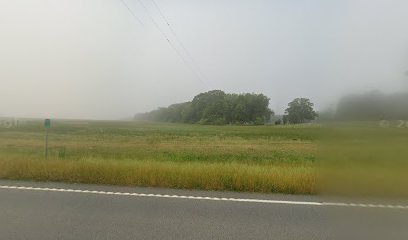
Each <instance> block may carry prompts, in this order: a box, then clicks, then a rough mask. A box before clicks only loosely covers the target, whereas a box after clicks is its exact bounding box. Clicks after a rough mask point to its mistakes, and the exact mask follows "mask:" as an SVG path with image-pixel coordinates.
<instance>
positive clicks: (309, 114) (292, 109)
mask: <svg viewBox="0 0 408 240" xmlns="http://www.w3.org/2000/svg"><path fill="white" fill-rule="evenodd" d="M313 106H314V104H313V103H312V102H310V100H309V99H307V98H296V99H294V100H293V101H292V102H290V103H289V104H288V108H287V109H286V110H285V119H284V122H285V120H286V121H287V122H289V123H292V124H298V123H305V122H308V121H311V120H314V119H315V118H316V117H317V113H316V112H315V111H314V109H313Z"/></svg>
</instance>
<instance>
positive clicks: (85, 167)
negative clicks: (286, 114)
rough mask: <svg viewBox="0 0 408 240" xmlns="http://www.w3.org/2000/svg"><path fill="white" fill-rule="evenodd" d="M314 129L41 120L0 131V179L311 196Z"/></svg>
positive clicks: (303, 126) (313, 171) (314, 150)
mask: <svg viewBox="0 0 408 240" xmlns="http://www.w3.org/2000/svg"><path fill="white" fill-rule="evenodd" d="M318 132H319V128H318V127H317V126H310V125H309V126H306V125H300V126H268V125H266V126H204V125H187V124H162V123H138V122H119V121H79V120H78V121H77V120H53V121H52V127H51V130H50V133H49V157H48V159H47V160H45V159H44V139H45V129H44V126H43V122H42V121H40V120H27V121H25V122H24V123H20V124H18V125H17V124H16V125H15V126H11V127H9V128H6V127H2V128H0V178H3V179H26V180H38V181H64V182H77V183H96V184H112V185H125V186H152V187H169V188H186V189H206V190H228V191H247V192H274V193H292V194H313V193H315V192H316V167H315V165H316V151H317V136H318Z"/></svg>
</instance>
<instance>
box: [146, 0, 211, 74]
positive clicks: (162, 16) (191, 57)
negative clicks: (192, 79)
mask: <svg viewBox="0 0 408 240" xmlns="http://www.w3.org/2000/svg"><path fill="white" fill-rule="evenodd" d="M151 1H152V3H153V5H154V6H155V8H156V9H157V11H158V12H159V14H160V16H161V18H162V19H163V20H164V22H166V24H167V26H168V27H169V29H170V31H171V33H172V34H173V35H174V37H175V39H176V40H177V42H178V43H179V44H180V46H181V47H182V48H183V50H184V52H185V53H186V55H187V56H188V57H189V58H190V60H191V62H192V63H193V64H194V65H195V68H196V69H197V71H198V73H200V74H201V76H202V77H203V78H204V80H206V81H207V80H208V79H207V77H206V76H205V75H204V74H203V73H202V72H201V71H200V67H199V65H198V64H197V62H196V61H195V59H194V58H193V56H192V55H191V54H190V51H188V50H187V48H186V47H185V45H184V44H183V42H182V41H181V40H180V38H179V36H178V35H177V33H176V31H174V29H173V27H172V26H171V25H170V23H169V21H168V19H167V18H166V17H165V15H164V13H163V11H162V10H161V8H160V7H159V5H158V4H157V3H156V1H155V0H151Z"/></svg>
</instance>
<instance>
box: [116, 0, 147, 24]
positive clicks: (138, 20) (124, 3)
mask: <svg viewBox="0 0 408 240" xmlns="http://www.w3.org/2000/svg"><path fill="white" fill-rule="evenodd" d="M120 1H121V2H122V4H123V5H124V6H125V7H126V8H127V10H128V11H129V12H130V14H131V15H132V16H133V18H134V19H136V21H137V22H139V23H140V24H141V25H143V23H142V21H141V20H140V18H138V17H137V16H136V14H135V13H134V12H133V11H132V9H131V8H130V7H129V5H128V4H127V3H126V2H125V0H120Z"/></svg>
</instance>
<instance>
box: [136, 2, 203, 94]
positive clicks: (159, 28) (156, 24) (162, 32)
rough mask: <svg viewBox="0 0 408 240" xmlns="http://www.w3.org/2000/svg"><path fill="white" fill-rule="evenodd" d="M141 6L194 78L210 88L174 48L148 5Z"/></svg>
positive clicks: (141, 3) (142, 4)
mask: <svg viewBox="0 0 408 240" xmlns="http://www.w3.org/2000/svg"><path fill="white" fill-rule="evenodd" d="M138 1H139V3H140V5H141V6H142V7H143V8H144V10H145V11H146V13H147V15H148V17H149V18H150V20H151V21H152V22H153V24H154V26H155V27H156V28H157V30H159V32H160V33H161V34H162V36H163V37H164V38H165V39H166V41H167V42H168V43H169V45H170V46H171V47H172V48H173V50H174V51H175V52H176V53H177V55H178V56H179V57H180V58H181V60H182V61H183V63H184V64H185V65H186V66H187V67H188V68H189V69H190V71H191V72H192V73H193V74H194V76H195V77H196V78H197V79H198V80H199V81H200V82H201V83H202V84H203V85H204V86H205V87H206V88H208V85H207V83H206V82H205V81H204V80H203V79H202V78H201V77H200V75H199V74H198V73H197V71H196V70H195V69H194V67H193V66H191V64H189V63H188V61H187V60H186V59H185V58H184V56H183V55H182V54H181V53H180V51H179V50H178V49H177V48H176V47H175V46H174V44H173V43H172V42H171V41H170V39H169V37H168V36H167V34H166V33H165V32H164V31H163V30H162V29H161V27H160V26H159V24H158V23H157V22H156V20H154V18H153V16H152V15H151V13H150V11H149V10H148V9H147V7H146V5H145V4H144V3H143V2H142V0H138Z"/></svg>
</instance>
